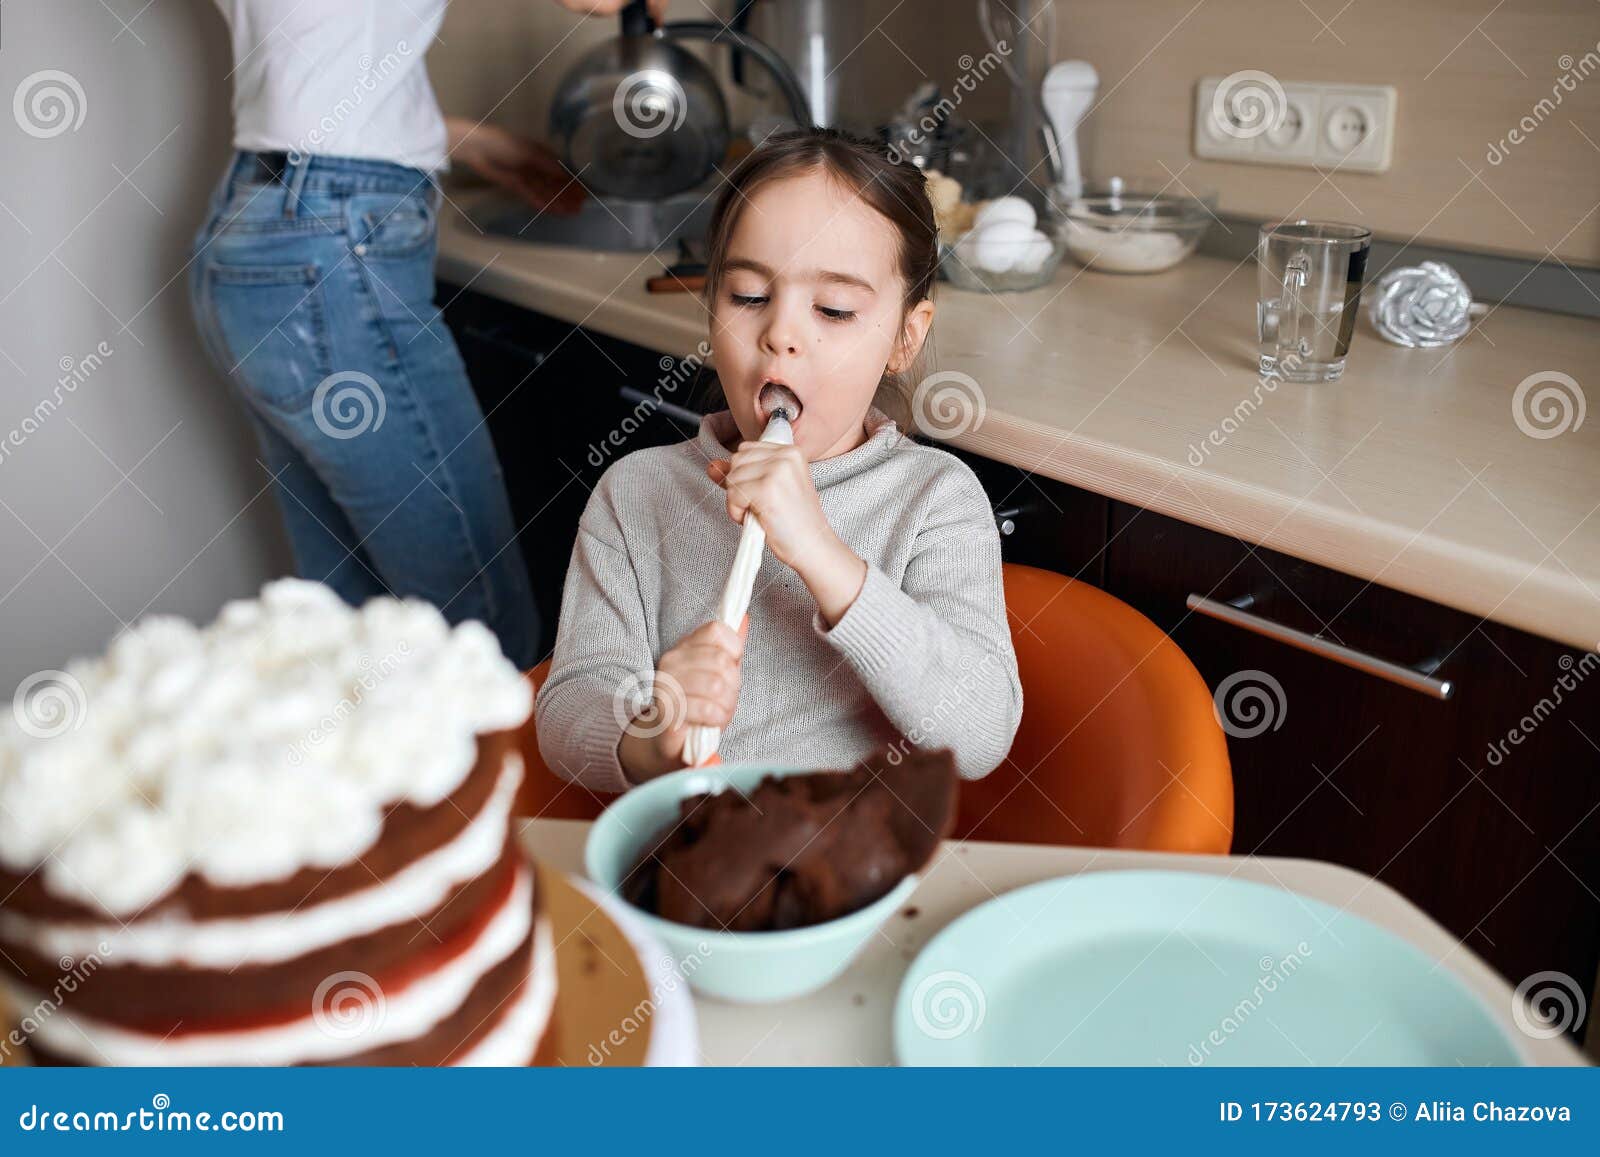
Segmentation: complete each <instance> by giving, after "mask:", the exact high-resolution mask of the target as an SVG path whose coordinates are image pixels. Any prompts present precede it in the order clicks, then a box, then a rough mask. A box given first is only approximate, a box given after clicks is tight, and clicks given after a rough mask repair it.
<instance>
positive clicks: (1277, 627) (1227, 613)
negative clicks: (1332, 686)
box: [1188, 595, 1456, 700]
mask: <svg viewBox="0 0 1600 1157" xmlns="http://www.w3.org/2000/svg"><path fill="white" fill-rule="evenodd" d="M1254 605H1255V598H1254V596H1252V595H1242V596H1240V597H1239V598H1236V599H1230V600H1228V601H1227V602H1219V601H1217V600H1216V599H1208V598H1206V597H1205V596H1204V595H1190V596H1189V598H1188V606H1189V609H1190V610H1191V611H1199V612H1200V613H1201V614H1202V615H1206V616H1208V617H1210V618H1213V619H1217V620H1218V621H1220V622H1224V623H1231V624H1232V625H1234V626H1235V627H1242V628H1243V629H1244V630H1246V631H1250V632H1251V633H1253V634H1257V635H1261V636H1262V637H1263V638H1267V639H1275V640H1277V641H1278V642H1280V643H1287V644H1288V645H1289V646H1291V647H1298V648H1299V649H1300V650H1302V651H1309V652H1310V653H1311V654H1313V655H1321V656H1322V657H1323V658H1324V659H1332V660H1333V661H1334V662H1335V663H1342V664H1344V666H1346V667H1353V668H1354V669H1355V670H1357V671H1365V672H1366V673H1367V674H1368V675H1376V676H1377V677H1378V678H1380V679H1387V680H1388V681H1389V682H1391V683H1398V684H1399V685H1400V686H1402V687H1409V688H1410V689H1411V690H1413V691H1420V692H1421V693H1422V694H1424V695H1426V696H1428V697H1429V698H1430V699H1441V700H1443V699H1448V698H1450V696H1451V695H1452V694H1454V693H1455V689H1456V688H1455V684H1454V683H1452V682H1451V681H1450V680H1449V679H1440V678H1437V677H1435V676H1434V674H1433V673H1434V671H1436V670H1438V667H1439V660H1437V659H1429V660H1425V661H1423V662H1421V663H1417V664H1416V665H1415V666H1411V667H1407V666H1405V665H1404V664H1402V663H1395V662H1391V661H1390V660H1388V659H1380V658H1378V657H1377V656H1376V655H1369V654H1367V653H1366V652H1365V651H1357V650H1355V649H1354V648H1352V647H1346V646H1345V645H1344V644H1342V643H1335V642H1331V641H1329V640H1328V639H1324V638H1322V637H1321V636H1318V635H1313V634H1310V633H1308V632H1306V631H1301V630H1297V629H1296V628H1294V627H1286V626H1284V625H1283V624H1282V623H1275V622H1273V621H1272V620H1271V619H1267V618H1263V617H1262V616H1260V615H1257V614H1252V613H1251V611H1250V609H1249V608H1250V607H1252V606H1254Z"/></svg>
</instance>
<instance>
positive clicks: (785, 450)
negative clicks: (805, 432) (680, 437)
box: [706, 442, 838, 571]
mask: <svg viewBox="0 0 1600 1157" xmlns="http://www.w3.org/2000/svg"><path fill="white" fill-rule="evenodd" d="M706 473H707V474H708V475H710V477H711V480H712V481H713V482H715V483H717V484H718V485H719V486H721V487H722V488H723V489H724V490H726V491H727V492H728V517H729V518H731V519H733V520H734V522H737V523H739V524H740V525H741V526H742V525H744V516H745V514H746V513H747V512H749V511H752V510H753V511H755V513H756V516H757V517H758V518H760V519H761V528H762V529H763V530H765V531H766V532H767V549H768V550H770V551H771V552H772V553H773V555H774V556H776V557H777V559H778V561H780V562H782V563H784V564H785V565H787V566H790V567H793V568H794V569H795V570H797V571H798V570H799V569H800V564H801V561H802V560H804V559H806V558H807V557H811V556H815V555H816V554H817V553H818V552H819V551H820V550H823V549H825V548H826V547H828V546H829V545H831V543H830V541H829V540H830V539H831V540H832V542H838V536H837V535H836V534H834V533H833V527H831V526H829V525H828V519H827V516H826V515H824V514H823V513H822V502H821V500H819V499H818V498H817V491H816V487H814V486H813V485H812V484H811V471H810V470H809V469H807V467H806V459H805V455H804V454H802V453H801V452H800V451H799V450H798V449H796V448H795V447H793V446H784V445H781V444H779V443H777V442H741V443H739V449H738V451H737V452H736V453H735V454H734V456H733V458H732V459H731V460H729V459H726V458H723V459H718V460H716V461H713V462H709V463H707V464H706Z"/></svg>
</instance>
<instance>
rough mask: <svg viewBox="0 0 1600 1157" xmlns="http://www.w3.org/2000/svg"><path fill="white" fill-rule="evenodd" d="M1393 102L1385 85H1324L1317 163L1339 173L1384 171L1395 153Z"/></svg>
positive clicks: (1390, 91) (1392, 91) (1391, 91)
mask: <svg viewBox="0 0 1600 1157" xmlns="http://www.w3.org/2000/svg"><path fill="white" fill-rule="evenodd" d="M1394 104H1395V100H1394V89H1393V88H1390V87H1389V86H1388V85H1350V86H1348V87H1341V88H1334V87H1333V86H1331V85H1330V86H1328V87H1326V88H1324V89H1323V90H1322V122H1321V127H1320V131H1319V132H1318V133H1317V163H1318V164H1320V165H1326V166H1328V167H1329V168H1332V167H1334V166H1337V167H1338V168H1339V170H1340V171H1341V172H1343V171H1345V170H1347V169H1354V170H1358V171H1361V172H1369V173H1382V172H1384V171H1386V170H1387V169H1388V168H1389V162H1390V161H1391V160H1392V159H1393V156H1394Z"/></svg>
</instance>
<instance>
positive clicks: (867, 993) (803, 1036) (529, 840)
mask: <svg viewBox="0 0 1600 1157" xmlns="http://www.w3.org/2000/svg"><path fill="white" fill-rule="evenodd" d="M589 826H590V825H589V824H587V823H584V822H580V821H577V820H530V821H528V822H527V824H526V825H525V827H524V829H523V832H522V838H523V842H524V844H525V845H526V846H527V847H528V848H529V849H530V850H531V851H532V852H533V853H534V854H535V855H536V856H538V857H539V858H540V859H541V860H542V861H543V862H544V863H546V864H548V865H550V866H551V867H554V868H558V869H560V870H561V871H563V872H566V873H568V874H570V875H573V876H577V877H580V878H581V877H583V875H584V871H583V842H584V839H585V837H586V836H587V835H588V831H589ZM1128 868H1146V869H1149V868H1158V869H1163V868H1164V869H1176V870H1180V871H1187V872H1208V873H1214V874H1216V875H1223V876H1230V875H1231V876H1236V877H1238V878H1239V879H1242V880H1253V881H1256V882H1258V883H1263V884H1273V885H1277V886H1279V887H1283V888H1289V889H1291V890H1293V891H1295V892H1298V893H1299V894H1301V895H1304V896H1310V897H1313V898H1315V899H1318V900H1322V901H1325V902H1327V903H1329V904H1332V905H1334V906H1335V907H1338V908H1343V909H1345V910H1347V911H1349V912H1350V913H1351V914H1353V915H1356V916H1361V917H1363V918H1365V919H1367V920H1370V921H1371V922H1372V923H1374V924H1377V925H1379V926H1380V927H1383V928H1386V929H1388V930H1389V931H1391V932H1393V933H1395V934H1397V935H1399V936H1401V937H1403V938H1404V939H1406V940H1408V941H1410V942H1411V943H1412V944H1414V945H1415V946H1416V947H1417V948H1419V949H1421V950H1422V951H1423V952H1424V953H1425V954H1426V955H1427V956H1428V957H1430V958H1431V959H1433V960H1435V961H1438V962H1440V963H1441V965H1442V967H1444V968H1446V969H1448V970H1449V971H1450V972H1452V973H1454V974H1455V976H1456V977H1457V978H1458V979H1460V981H1461V982H1462V983H1463V984H1465V985H1466V986H1467V987H1468V988H1469V989H1471V990H1472V991H1473V992H1475V993H1477V994H1478V995H1480V996H1481V997H1483V999H1484V1001H1485V1004H1486V1005H1487V1007H1488V1008H1489V1010H1490V1012H1491V1013H1492V1014H1493V1015H1494V1016H1495V1018H1496V1019H1497V1020H1498V1021H1499V1022H1500V1023H1502V1024H1503V1025H1504V1026H1506V1028H1507V1031H1508V1034H1509V1035H1510V1036H1511V1037H1512V1039H1514V1040H1516V1041H1517V1042H1518V1043H1519V1045H1520V1046H1521V1047H1522V1049H1523V1052H1524V1055H1526V1056H1528V1057H1529V1058H1530V1059H1532V1060H1533V1061H1534V1062H1536V1063H1538V1064H1546V1065H1581V1064H1586V1063H1587V1061H1586V1059H1585V1058H1584V1056H1583V1054H1582V1053H1581V1052H1580V1051H1579V1050H1578V1049H1576V1048H1574V1047H1573V1046H1572V1045H1571V1044H1570V1043H1568V1042H1567V1040H1566V1039H1565V1038H1564V1037H1555V1038H1552V1039H1548V1040H1539V1039H1535V1038H1532V1037H1529V1036H1527V1035H1525V1034H1524V1033H1522V1032H1521V1031H1520V1030H1519V1029H1518V1028H1517V1027H1516V1024H1515V1022H1514V1021H1513V1020H1512V1016H1511V1007H1512V1000H1513V993H1512V989H1511V986H1510V985H1508V984H1507V983H1506V982H1505V981H1504V980H1502V979H1501V978H1500V976H1499V975H1498V974H1496V973H1495V972H1494V971H1493V970H1491V969H1490V968H1489V967H1488V966H1487V965H1486V964H1484V963H1483V961H1481V960H1479V959H1478V958H1477V957H1476V956H1475V955H1473V954H1472V952H1471V951H1469V950H1468V949H1467V948H1465V947H1463V946H1462V945H1461V944H1460V943H1459V942H1458V941H1457V940H1456V938H1455V937H1453V936H1451V935H1450V934H1449V933H1448V932H1447V931H1445V930H1444V929H1443V928H1441V927H1440V926H1439V925H1438V924H1436V923H1434V921H1433V920H1432V919H1431V918H1429V917H1428V916H1427V915H1426V914H1425V913H1424V912H1422V911H1421V910H1420V909H1419V908H1417V907H1416V906H1415V905H1413V904H1412V903H1411V902H1410V901H1408V900H1406V899H1405V898H1404V897H1402V896H1401V895H1400V894H1399V893H1398V892H1396V891H1395V890H1394V889H1392V888H1390V887H1389V886H1388V885H1386V884H1383V883H1380V882H1379V881H1377V880H1374V879H1372V878H1371V877H1369V876H1364V875H1362V874H1361V873H1360V872H1356V871H1352V870H1351V869H1349V868H1341V867H1338V866H1337V865H1334V864H1326V863H1321V862H1319V861H1316V860H1285V859H1276V858H1266V857H1259V856H1183V855H1167V854H1161V853H1153V852H1122V851H1096V850H1092V849H1088V848H1061V847H1049V846H1042V845H1037V844H997V843H988V842H984V841H980V840H966V841H959V842H956V841H952V842H948V843H946V844H945V845H944V846H943V847H942V848H941V849H940V851H939V854H938V855H937V857H936V858H935V860H934V863H933V866H932V867H931V868H930V869H929V870H928V873H927V874H926V876H925V877H924V878H923V880H922V883H921V884H920V885H919V886H918V887H917V890H916V891H915V892H914V893H912V896H911V899H910V900H909V901H908V902H907V903H906V905H905V907H904V908H903V909H902V910H901V913H900V914H899V915H896V916H894V917H891V918H890V920H889V921H888V923H887V924H885V925H884V927H883V929H882V931H881V932H880V933H879V934H878V936H876V937H875V938H874V939H873V940H872V941H871V942H869V944H868V946H867V948H866V949H865V951H863V952H862V954H861V956H860V957H859V958H858V959H857V960H856V961H855V963H853V964H852V965H851V966H850V968H849V970H848V971H847V972H845V974H844V975H843V976H841V977H840V978H839V979H838V980H836V981H834V982H833V983H832V984H830V985H828V986H827V987H826V988H824V989H822V990H821V991H820V992H815V993H812V994H811V995H810V996H806V997H802V998H800V999H798V1000H792V1001H788V1002H786V1003H783V1004H772V1005H734V1004H726V1003H723V1002H721V1001H717V1000H709V999H705V998H702V997H698V996H697V997H696V998H695V1011H696V1014H697V1016H698V1018H699V1022H700V1047H701V1050H702V1053H703V1055H704V1060H705V1063H706V1064H710V1065H887V1064H892V1063H893V1061H894V1056H893V1050H892V1046H891V1038H890V1027H891V1024H892V1021H893V1016H894V1001H895V994H896V993H897V992H898V990H899V988H900V981H901V978H902V977H903V976H904V975H905V973H906V970H907V969H908V968H909V967H910V964H911V961H912V960H914V959H915V958H916V955H917V953H918V952H920V951H921V950H922V947H923V945H925V944H927V943H928V941H929V940H931V939H932V938H933V936H934V935H935V934H937V933H938V932H939V931H940V930H941V929H943V928H944V927H945V925H947V924H949V923H950V922H951V921H952V920H954V919H956V918H957V917H958V916H960V915H962V914H963V913H965V912H967V911H969V910H971V909H972V908H974V907H976V906H977V905H979V904H982V903H983V902H984V901H986V900H989V899H992V898H993V897H995V896H998V895H1000V894H1001V893H1004V892H1009V891H1011V890H1012V889H1015V888H1019V887H1022V886H1023V885H1025V884H1033V883H1037V882H1038V881H1040V880H1050V879H1054V878H1056V877H1058V876H1068V875H1073V874H1075V873H1078V872H1086V871H1106V870H1111V869H1128ZM911 913H915V914H914V915H911Z"/></svg>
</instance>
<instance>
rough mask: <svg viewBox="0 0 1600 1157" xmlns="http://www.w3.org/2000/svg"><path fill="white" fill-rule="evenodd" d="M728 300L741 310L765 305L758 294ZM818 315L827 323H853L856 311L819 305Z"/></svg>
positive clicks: (743, 295) (732, 295) (738, 295)
mask: <svg viewBox="0 0 1600 1157" xmlns="http://www.w3.org/2000/svg"><path fill="white" fill-rule="evenodd" d="M728 300H730V301H731V302H733V304H734V305H736V306H738V307H739V308H741V309H756V308H758V307H760V306H763V305H765V304H766V303H767V298H766V296H765V295H763V294H759V293H729V294H728ZM816 310H817V312H818V313H820V314H821V315H822V316H823V317H825V318H827V319H828V320H829V321H854V320H855V316H856V311H855V310H853V309H840V308H838V307H836V306H831V305H819V306H817V307H816Z"/></svg>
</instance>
